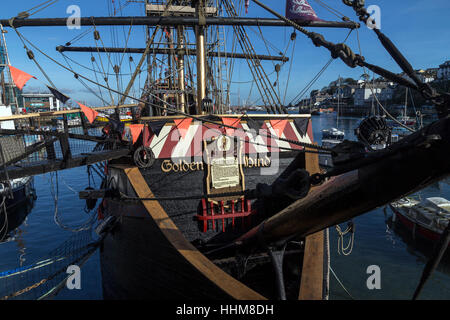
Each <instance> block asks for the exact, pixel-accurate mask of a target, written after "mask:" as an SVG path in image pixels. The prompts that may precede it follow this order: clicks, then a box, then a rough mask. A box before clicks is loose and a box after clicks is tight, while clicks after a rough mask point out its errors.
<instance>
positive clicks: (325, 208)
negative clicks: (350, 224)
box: [236, 117, 450, 245]
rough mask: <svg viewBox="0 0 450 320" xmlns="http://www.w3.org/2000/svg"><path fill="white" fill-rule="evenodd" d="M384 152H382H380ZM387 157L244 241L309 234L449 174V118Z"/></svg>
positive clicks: (316, 193)
mask: <svg viewBox="0 0 450 320" xmlns="http://www.w3.org/2000/svg"><path fill="white" fill-rule="evenodd" d="M379 153H380V152H377V154H379ZM381 153H382V154H385V156H384V157H380V158H379V159H377V161H373V162H372V163H370V164H367V165H365V166H363V167H361V168H359V169H356V170H353V171H350V172H347V173H344V174H341V175H339V176H336V177H332V178H330V179H329V180H328V181H327V182H325V183H323V184H322V185H320V186H318V187H316V188H313V189H312V190H311V191H310V192H309V194H308V195H307V196H306V197H305V198H303V199H300V200H298V201H296V202H294V203H293V204H291V205H290V206H288V207H286V208H285V209H284V210H282V211H281V212H279V213H278V214H276V215H274V216H272V217H270V218H268V219H267V220H265V221H264V222H263V223H262V224H261V225H259V226H257V227H255V228H253V229H252V230H250V231H249V232H247V233H246V234H245V235H243V236H242V237H240V238H239V239H238V240H237V241H236V244H237V245H257V243H258V237H259V236H260V235H259V234H258V230H261V231H260V233H261V235H262V237H263V238H264V240H265V241H266V243H271V242H274V241H280V240H283V239H288V238H291V237H293V236H307V235H310V234H313V233H315V232H317V231H320V230H323V229H325V228H327V227H330V226H333V225H336V224H339V223H342V222H345V221H348V220H349V219H352V218H353V217H356V216H359V215H361V214H363V213H365V212H368V211H370V210H372V209H375V208H377V207H379V206H383V205H385V204H387V203H389V202H391V201H394V200H395V199H398V198H401V197H403V196H405V195H407V194H410V193H413V192H415V191H417V190H420V189H422V188H424V187H426V186H428V185H430V184H431V183H434V182H436V181H438V180H440V179H443V178H444V177H445V176H447V175H449V173H450V161H449V160H448V159H449V158H450V118H448V117H447V118H444V119H441V120H439V121H437V122H435V123H432V124H430V125H429V126H427V127H425V128H423V129H422V130H419V131H417V132H415V133H413V134H411V135H409V136H407V137H405V138H403V139H402V140H401V141H400V142H398V143H396V144H394V145H392V146H390V147H389V148H388V149H387V150H382V151H381Z"/></svg>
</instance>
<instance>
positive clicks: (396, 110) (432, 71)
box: [297, 60, 450, 116]
mask: <svg viewBox="0 0 450 320" xmlns="http://www.w3.org/2000/svg"><path fill="white" fill-rule="evenodd" d="M399 75H400V76H402V77H404V78H405V79H408V80H410V79H409V77H408V76H407V75H405V74H399ZM416 75H417V76H418V77H419V79H421V80H422V81H423V82H425V83H429V84H430V85H431V86H432V87H434V88H436V89H437V90H442V91H448V90H449V89H450V60H448V61H446V62H444V63H443V64H441V65H439V67H438V68H429V69H419V70H416ZM380 104H381V105H382V106H383V107H384V108H386V109H387V110H388V111H389V112H390V113H392V114H394V115H401V114H404V113H405V110H406V113H407V114H408V115H414V114H417V112H420V113H421V114H423V115H425V116H433V112H434V111H433V108H431V107H430V103H429V102H427V101H426V100H425V99H424V98H423V97H422V96H421V95H420V94H419V93H418V92H413V91H411V90H407V89H406V88H405V87H404V86H401V85H396V84H394V83H393V82H390V81H387V80H386V79H384V78H382V77H379V78H370V76H368V75H367V74H363V75H361V77H360V78H359V79H353V78H343V77H339V78H338V79H336V80H335V81H332V82H330V84H329V85H328V86H326V87H324V88H322V89H320V90H319V89H315V90H313V91H311V93H310V96H309V97H308V98H306V99H303V100H301V101H300V102H299V103H298V104H297V107H298V108H299V110H300V113H309V112H311V111H312V112H314V111H318V110H330V109H331V108H332V109H334V111H338V112H339V115H342V116H367V115H371V114H372V115H374V114H383V111H382V108H380V107H379V105H380Z"/></svg>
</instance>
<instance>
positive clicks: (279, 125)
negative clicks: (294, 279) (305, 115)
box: [270, 119, 288, 137]
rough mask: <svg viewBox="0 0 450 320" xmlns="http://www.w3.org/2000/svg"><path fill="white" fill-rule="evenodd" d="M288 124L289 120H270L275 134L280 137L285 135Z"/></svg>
mask: <svg viewBox="0 0 450 320" xmlns="http://www.w3.org/2000/svg"><path fill="white" fill-rule="evenodd" d="M287 123H288V120H285V119H283V120H270V126H271V127H272V128H273V130H274V131H275V134H276V135H277V136H278V137H281V135H282V134H283V131H284V129H285V128H286V125H287Z"/></svg>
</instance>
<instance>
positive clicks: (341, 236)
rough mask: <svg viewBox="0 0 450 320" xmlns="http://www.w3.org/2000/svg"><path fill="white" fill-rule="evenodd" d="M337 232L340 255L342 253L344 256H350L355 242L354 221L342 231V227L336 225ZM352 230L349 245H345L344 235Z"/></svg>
mask: <svg viewBox="0 0 450 320" xmlns="http://www.w3.org/2000/svg"><path fill="white" fill-rule="evenodd" d="M336 232H337V233H338V246H337V251H338V254H339V255H340V254H341V253H342V254H343V255H344V256H348V255H350V254H351V253H352V251H353V244H354V242H355V226H354V224H353V222H349V224H348V226H347V229H345V231H342V229H341V227H340V226H339V225H338V224H337V225H336ZM349 232H351V237H350V240H349V241H348V244H347V246H345V247H344V236H345V235H346V234H348V233H349Z"/></svg>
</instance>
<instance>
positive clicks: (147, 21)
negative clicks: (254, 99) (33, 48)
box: [0, 16, 360, 29]
mask: <svg viewBox="0 0 450 320" xmlns="http://www.w3.org/2000/svg"><path fill="white" fill-rule="evenodd" d="M205 19H206V24H207V25H223V26H233V25H242V26H262V27H263V26H267V27H289V26H290V25H289V24H287V23H286V22H284V21H281V20H279V19H270V18H240V17H231V18H229V17H206V18H205ZM67 21H68V18H44V19H18V18H15V19H14V20H12V21H10V20H9V19H2V20H0V24H2V25H3V27H11V25H10V22H11V23H12V25H13V26H14V27H15V28H19V27H39V26H40V27H45V26H49V27H51V26H61V27H66V26H67ZM198 24H199V20H198V18H197V17H192V16H191V17H161V16H149V17H142V16H134V17H83V18H80V25H81V26H93V25H95V26H114V25H120V26H130V25H133V26H142V25H144V26H157V25H159V26H172V27H174V26H196V25H198ZM299 25H300V26H302V27H315V28H345V29H355V28H359V27H360V24H359V23H356V22H351V21H349V22H345V21H343V22H340V21H302V22H299Z"/></svg>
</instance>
